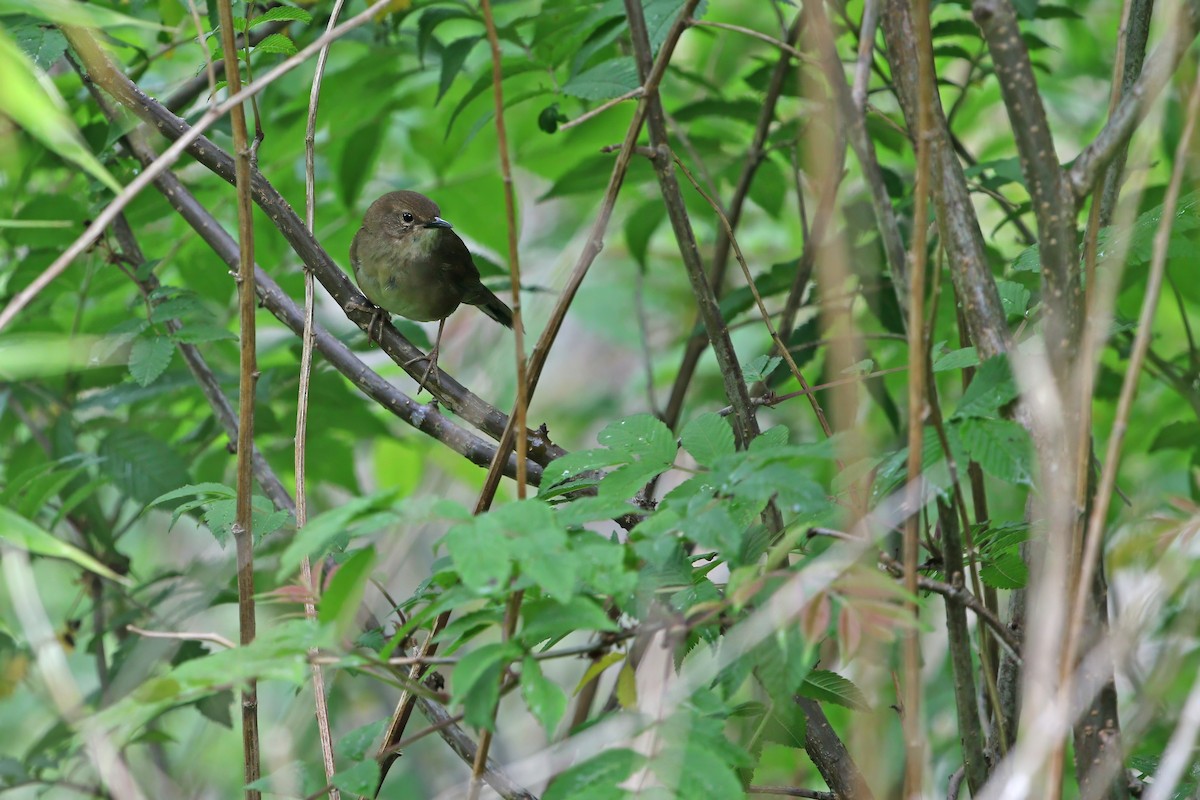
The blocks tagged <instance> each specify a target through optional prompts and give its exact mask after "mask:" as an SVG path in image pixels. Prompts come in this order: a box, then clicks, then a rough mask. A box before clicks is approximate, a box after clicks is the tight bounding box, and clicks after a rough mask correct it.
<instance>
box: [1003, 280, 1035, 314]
mask: <svg viewBox="0 0 1200 800" xmlns="http://www.w3.org/2000/svg"><path fill="white" fill-rule="evenodd" d="M996 289H997V290H998V291H999V292H1000V306H1001V307H1002V308H1003V309H1004V314H1005V316H1007V317H1008V318H1009V319H1024V317H1025V312H1026V311H1028V310H1029V298H1030V293H1029V290H1028V289H1026V288H1025V287H1024V286H1022V285H1021V284H1019V283H1015V282H1013V281H1006V280H1003V279H1000V280H997V281H996Z"/></svg>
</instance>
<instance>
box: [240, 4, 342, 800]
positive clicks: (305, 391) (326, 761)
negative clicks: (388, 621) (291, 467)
mask: <svg viewBox="0 0 1200 800" xmlns="http://www.w3.org/2000/svg"><path fill="white" fill-rule="evenodd" d="M344 4H345V0H336V2H335V3H334V4H333V10H332V11H330V12H329V22H328V24H327V25H326V26H325V32H326V33H328V32H329V31H332V30H333V29H334V27H336V25H337V20H338V17H339V16H340V15H341V13H342V6H343V5H344ZM328 58H329V45H328V44H327V45H325V46H324V47H322V48H321V51H320V52H319V53H317V64H316V66H315V67H314V69H313V80H312V89H311V91H310V92H309V96H308V121H307V123H306V125H305V129H304V224H305V226H306V227H307V228H308V230H309V232H310V233H311V232H312V231H313V230H314V223H315V221H316V205H317V204H316V138H317V109H318V107H319V105H320V101H321V81H322V80H323V79H324V77H325V63H326V61H327V60H328ZM257 119H258V109H257V108H255V120H256V121H257ZM315 301H316V298H315V287H314V279H313V274H312V270H308V269H306V270H304V333H303V334H302V335H301V339H300V341H301V348H300V380H299V388H298V390H297V398H296V446H295V472H296V533H297V535H299V533H300V531H301V530H302V529H303V528H304V526H305V525H306V524H308V491H307V488H306V486H305V481H306V475H305V455H306V451H307V447H308V399H309V387H310V384H311V381H312V356H313V339H314V335H313V324H314V323H313V306H314V304H315ZM300 581H301V582H302V583H303V584H304V586H305V587H307V588H308V589H309V590H310V591H312V592H313V593H314V594H315V593H316V592H319V591H320V587H319V586H317V585H316V583H315V582H314V581H313V574H312V563H311V561H310V560H309V557H308V556H307V555H305V556H304V557H303V558H302V559H301V560H300ZM304 615H305V616H306V617H308V618H309V619H316V618H317V607H316V604H315V603H314V602H313V601H312V600H311V599H309V598H305V601H304ZM316 652H317V651H316V650H315V649H314V650H312V651H310V655H314V654H316ZM309 668H310V669H311V670H312V679H313V702H314V705H315V710H316V717H317V735H318V738H319V739H320V742H321V764H322V766H323V767H324V768H325V780H326V781H328V782H330V783H332V781H333V775H334V773H335V772H337V766H336V763H335V761H334V754H333V732H332V730H331V728H330V724H329V698H328V697H326V694H325V675H324V673H323V672H322V671H321V665H320V664H317V663H315V662H311V661H310V664H309ZM329 798H330V800H340V798H341V792H340V791H339V790H338V789H336V788H330V790H329Z"/></svg>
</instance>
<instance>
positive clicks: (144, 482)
mask: <svg viewBox="0 0 1200 800" xmlns="http://www.w3.org/2000/svg"><path fill="white" fill-rule="evenodd" d="M96 451H97V455H99V456H100V457H101V458H102V459H103V461H101V462H100V468H101V470H102V471H103V472H104V473H105V474H106V475H108V476H109V478H110V479H111V480H112V482H113V485H114V486H116V487H117V489H118V490H120V491H121V493H122V494H124V495H126V496H127V497H129V498H131V499H133V500H136V501H137V502H138V503H140V504H142V505H145V504H147V503H149V502H151V501H152V500H154V499H155V498H157V497H160V496H161V495H163V494H165V493H166V492H169V491H171V490H172V489H178V488H179V487H180V486H183V485H185V484H187V483H188V480H189V476H188V472H187V469H186V468H185V467H184V466H183V459H181V458H180V457H179V454H178V453H176V452H175V451H174V450H172V449H171V448H170V447H169V446H168V445H167V444H166V443H165V442H163V441H162V440H160V439H158V438H157V437H155V436H153V435H151V434H149V433H147V432H146V431H145V430H142V429H139V428H130V427H122V428H116V429H114V430H112V431H111V432H110V433H109V434H108V435H107V436H105V437H104V438H103V439H102V440H101V441H100V444H99V446H98V447H97V448H96Z"/></svg>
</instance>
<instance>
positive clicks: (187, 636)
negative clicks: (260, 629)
mask: <svg viewBox="0 0 1200 800" xmlns="http://www.w3.org/2000/svg"><path fill="white" fill-rule="evenodd" d="M125 630H127V631H129V632H130V633H136V634H137V635H138V636H145V637H146V638H147V639H175V640H178V641H181V642H209V643H211V644H219V645H220V646H221V647H224V648H226V649H227V650H232V649H233V648H235V647H237V644H236V643H235V642H231V641H229V640H228V639H226V638H225V637H224V636H222V635H220V634H219V633H189V632H187V631H151V630H147V629H145V628H139V627H138V626H137V625H126V626H125Z"/></svg>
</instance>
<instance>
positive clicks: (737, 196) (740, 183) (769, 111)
mask: <svg viewBox="0 0 1200 800" xmlns="http://www.w3.org/2000/svg"><path fill="white" fill-rule="evenodd" d="M802 20H803V15H802V14H797V15H796V19H795V21H794V22H793V23H792V26H791V27H790V28H789V29H788V33H787V41H788V42H794V41H796V38H797V37H798V36H799V34H800V28H801V22H802ZM693 24H694V23H693ZM771 41H772V42H775V41H776V40H774V39H772V40H771ZM791 52H794V48H790V47H789V49H785V50H783V52H782V53H780V56H779V60H778V61H777V62H776V63H775V69H774V70H772V72H771V80H770V82H769V83H768V84H767V92H766V94H765V95H764V97H763V107H762V111H761V112H760V113H759V115H758V122H757V123H756V124H755V126H754V135H753V136H752V137H751V139H750V146H749V147H748V148H747V149H746V160H745V161H744V162H742V171H741V173H740V174H739V175H738V180H737V184H736V185H735V187H734V190H733V196H732V197H731V198H730V201H729V225H730V228H731V229H733V230H737V226H738V222H740V221H741V218H742V208H743V207H744V206H745V204H746V197H747V196H748V195H749V193H750V185H751V184H752V183H753V182H754V176H755V174H756V173H757V172H758V167H759V165H760V164H762V162H763V159H764V158H765V157H766V153H765V152H764V150H763V147H764V145H765V144H766V141H767V135H768V134H769V133H770V131H771V123H772V122H774V121H775V108H776V106H777V105H778V104H779V97H780V95H781V94H782V92H783V86H784V81H785V80H786V79H787V76H788V74H789V72H790V71H791V66H792V58H791ZM805 243H806V245H807V237H806V238H805ZM729 251H730V238H729V235H728V234H727V233H726V232H725V230H724V228H723V227H722V228H721V229H719V230H718V231H717V241H716V244H715V245H714V246H713V255H712V266H711V267H710V268H709V276H708V281H709V284H710V285H711V286H712V288H713V291H715V292H716V293H717V294H718V295H720V294H721V290H722V288H723V287H724V285H725V270H726V268H727V267H728V264H729ZM692 327H693V328H694V327H695V325H693V326H692ZM785 334H786V335H790V334H791V332H790V331H786V332H785ZM707 346H708V339H707V338H706V337H705V336H704V335H703V334H702V333H701V334H697V335H695V336H690V337H689V338H688V340H687V343H686V344H685V345H684V351H683V360H682V362H681V363H680V365H679V370H678V371H677V372H676V374H675V383H674V384H673V385H672V387H671V395H670V397H669V398H668V400H667V407H666V410H665V411H664V413H663V422H665V423H666V425H667V427H669V428H671V429H672V430H674V429H675V428H676V427H677V426H678V425H679V417H680V415H681V414H682V413H683V400H684V395H685V394H686V393H687V387H688V386H689V384H690V383H691V381H692V376H693V375H694V374H695V372H696V365H697V364H698V363H699V362H700V356H701V355H702V354H703V353H704V348H705V347H707Z"/></svg>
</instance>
